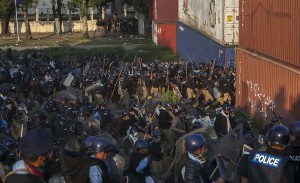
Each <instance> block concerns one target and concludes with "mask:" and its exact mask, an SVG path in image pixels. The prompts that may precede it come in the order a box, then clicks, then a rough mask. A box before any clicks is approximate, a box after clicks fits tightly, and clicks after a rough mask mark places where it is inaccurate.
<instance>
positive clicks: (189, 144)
mask: <svg viewBox="0 0 300 183" xmlns="http://www.w3.org/2000/svg"><path fill="white" fill-rule="evenodd" d="M205 144H206V140H205V138H204V137H203V135H201V134H191V135H189V136H188V137H187V138H186V139H185V144H184V145H185V150H186V151H187V152H189V153H194V152H195V151H197V150H198V149H199V148H200V147H202V146H204V145H205Z"/></svg>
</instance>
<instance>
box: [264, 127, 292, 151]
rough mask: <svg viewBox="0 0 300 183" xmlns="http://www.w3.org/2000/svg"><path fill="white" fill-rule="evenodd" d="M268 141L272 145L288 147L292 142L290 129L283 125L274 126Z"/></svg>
mask: <svg viewBox="0 0 300 183" xmlns="http://www.w3.org/2000/svg"><path fill="white" fill-rule="evenodd" d="M268 141H269V142H270V143H271V144H275V145H280V146H287V145H289V142H290V135H289V129H288V128H287V127H285V126H282V125H276V126H274V127H273V128H272V129H271V131H270V132H269V134H268Z"/></svg>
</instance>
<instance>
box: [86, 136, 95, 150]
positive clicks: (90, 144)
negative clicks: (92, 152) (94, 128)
mask: <svg viewBox="0 0 300 183" xmlns="http://www.w3.org/2000/svg"><path fill="white" fill-rule="evenodd" d="M96 138H97V137H95V136H89V137H87V138H86V139H85V140H84V143H83V147H84V148H85V149H87V148H90V147H91V146H92V144H93V142H94V140H95V139H96Z"/></svg>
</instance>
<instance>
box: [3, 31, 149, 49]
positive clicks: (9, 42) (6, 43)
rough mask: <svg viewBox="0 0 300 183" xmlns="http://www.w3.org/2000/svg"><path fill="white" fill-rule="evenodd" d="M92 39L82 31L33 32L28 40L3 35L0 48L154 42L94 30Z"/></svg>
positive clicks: (131, 44) (125, 45)
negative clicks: (59, 32) (100, 33)
mask: <svg viewBox="0 0 300 183" xmlns="http://www.w3.org/2000/svg"><path fill="white" fill-rule="evenodd" d="M89 36H90V39H83V38H82V33H64V34H62V35H60V36H58V35H55V34H53V33H39V34H33V35H32V37H33V40H26V37H25V34H21V35H20V39H21V41H19V42H18V41H17V36H16V35H12V36H5V37H1V38H0V39H1V41H0V48H2V49H5V48H8V47H11V48H13V49H17V50H23V49H27V48H35V47H38V48H46V47H57V46H64V45H68V46H74V47H79V48H101V47H109V46H116V45H122V47H123V48H124V49H125V50H128V49H134V48H136V47H137V46H140V45H146V44H147V45H148V44H153V42H152V40H151V38H150V37H149V36H138V35H122V36H121V35H105V36H99V35H98V34H95V33H94V32H89Z"/></svg>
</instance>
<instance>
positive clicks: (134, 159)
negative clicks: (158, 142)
mask: <svg viewBox="0 0 300 183" xmlns="http://www.w3.org/2000/svg"><path fill="white" fill-rule="evenodd" d="M144 158H145V156H144V155H142V154H140V153H136V152H134V153H132V155H131V158H130V164H129V168H128V170H126V172H125V174H126V173H129V174H132V175H134V176H135V177H136V178H138V179H139V181H140V183H144V182H145V177H146V176H150V175H151V172H150V165H149V163H148V165H147V166H146V167H145V168H144V169H143V170H142V172H137V171H136V168H137V167H138V166H139V164H140V162H141V161H142V160H143V159H144Z"/></svg>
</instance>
